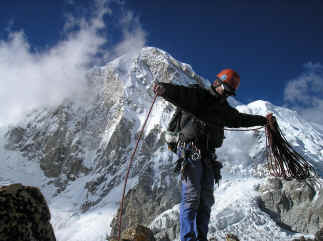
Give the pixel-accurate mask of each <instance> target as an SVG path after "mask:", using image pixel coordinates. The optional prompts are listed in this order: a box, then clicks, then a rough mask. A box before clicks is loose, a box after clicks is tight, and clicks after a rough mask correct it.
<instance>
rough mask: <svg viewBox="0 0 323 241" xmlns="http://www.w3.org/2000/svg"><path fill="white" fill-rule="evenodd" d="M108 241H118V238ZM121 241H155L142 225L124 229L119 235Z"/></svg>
mask: <svg viewBox="0 0 323 241" xmlns="http://www.w3.org/2000/svg"><path fill="white" fill-rule="evenodd" d="M108 240H109V241H118V237H113V238H109V239H108ZM121 240H122V241H156V239H155V238H154V235H153V232H152V231H151V230H150V229H149V228H146V227H144V226H142V225H137V226H135V227H131V228H128V229H126V230H125V231H123V232H122V234H121Z"/></svg>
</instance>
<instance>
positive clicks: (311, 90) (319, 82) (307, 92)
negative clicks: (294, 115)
mask: <svg viewBox="0 0 323 241" xmlns="http://www.w3.org/2000/svg"><path fill="white" fill-rule="evenodd" d="M304 69H305V70H304V72H303V73H302V74H301V75H300V76H299V77H298V78H295V79H293V80H291V81H289V82H288V84H287V86H286V88H285V91H284V100H285V102H286V105H287V106H288V107H290V108H293V109H295V110H297V111H298V112H299V113H300V114H301V115H302V116H303V117H304V118H305V119H307V120H309V121H312V122H316V123H319V124H322V125H323V118H322V113H323V65H322V64H320V63H312V62H309V63H307V64H305V65H304Z"/></svg>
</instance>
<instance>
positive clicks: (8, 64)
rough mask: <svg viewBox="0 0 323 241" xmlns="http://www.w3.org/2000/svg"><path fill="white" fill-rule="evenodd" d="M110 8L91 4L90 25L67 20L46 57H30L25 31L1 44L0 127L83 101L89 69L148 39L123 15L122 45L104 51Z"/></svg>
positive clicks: (136, 23) (82, 20)
mask: <svg viewBox="0 0 323 241" xmlns="http://www.w3.org/2000/svg"><path fill="white" fill-rule="evenodd" d="M71 4H73V2H71ZM108 5H109V2H107V1H104V0H100V1H95V8H94V11H93V12H92V14H91V15H92V17H90V18H88V19H85V18H83V17H78V18H77V17H74V16H72V15H68V14H67V15H66V22H65V26H64V33H63V34H64V36H63V38H61V39H62V40H60V41H59V42H57V43H56V44H55V46H53V47H51V48H49V49H46V50H44V51H40V52H37V51H33V50H32V46H31V45H30V43H29V42H28V40H27V36H25V33H24V31H23V30H21V31H16V32H10V33H9V34H8V38H7V39H6V40H1V39H0V126H1V125H7V124H11V123H12V124H14V123H16V122H18V121H19V120H20V119H21V118H22V117H23V116H24V114H25V113H26V112H28V111H30V110H31V109H34V108H39V107H42V106H53V105H58V104H60V103H61V102H62V101H63V100H64V99H66V98H68V97H71V96H73V98H77V97H78V96H82V95H83V94H84V93H85V91H86V89H87V88H86V87H87V80H86V74H87V72H88V71H89V69H90V68H91V67H92V66H93V64H98V63H103V62H104V61H106V60H108V59H109V60H110V59H112V58H114V57H116V56H119V55H122V54H125V53H129V52H134V51H138V49H141V48H142V47H143V46H144V45H145V36H146V34H145V32H144V30H143V29H142V27H141V25H140V22H139V20H138V18H136V17H135V16H134V15H133V14H132V13H131V12H130V11H126V10H123V11H122V15H121V16H120V17H119V22H118V28H119V30H120V32H121V34H122V40H121V41H120V42H119V43H117V44H115V46H112V47H110V49H106V48H105V45H106V44H107V38H106V35H105V34H106V33H107V29H108V27H109V26H107V24H106V22H105V20H104V17H105V16H106V15H107V14H110V15H111V14H113V13H112V11H111V9H110V8H109V6H108ZM120 7H122V6H120ZM58 34H61V33H58Z"/></svg>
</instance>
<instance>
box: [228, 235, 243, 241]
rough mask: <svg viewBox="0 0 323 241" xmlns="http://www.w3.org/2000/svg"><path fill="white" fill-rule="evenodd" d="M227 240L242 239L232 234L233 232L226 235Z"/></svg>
mask: <svg viewBox="0 0 323 241" xmlns="http://www.w3.org/2000/svg"><path fill="white" fill-rule="evenodd" d="M225 240H226V241H240V240H239V239H238V237H237V236H236V235H234V234H231V233H229V234H227V235H226V236H225Z"/></svg>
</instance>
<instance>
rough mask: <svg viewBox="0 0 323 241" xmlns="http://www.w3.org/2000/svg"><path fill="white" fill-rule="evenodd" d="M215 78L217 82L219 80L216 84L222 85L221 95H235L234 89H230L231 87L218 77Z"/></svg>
mask: <svg viewBox="0 0 323 241" xmlns="http://www.w3.org/2000/svg"><path fill="white" fill-rule="evenodd" d="M216 79H217V80H218V82H219V85H218V86H221V87H222V89H223V95H225V96H227V97H228V96H232V95H236V94H235V93H234V91H233V90H232V88H231V87H230V86H229V85H227V84H226V83H224V82H223V81H222V80H221V79H220V78H218V77H217V78H216Z"/></svg>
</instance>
